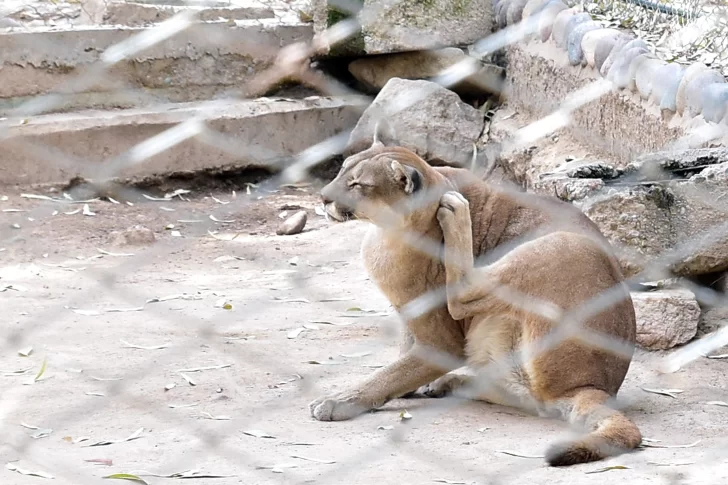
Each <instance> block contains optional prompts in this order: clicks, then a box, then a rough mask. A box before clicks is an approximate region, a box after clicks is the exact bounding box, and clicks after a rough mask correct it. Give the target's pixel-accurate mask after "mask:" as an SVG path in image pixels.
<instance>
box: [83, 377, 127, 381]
mask: <svg viewBox="0 0 728 485" xmlns="http://www.w3.org/2000/svg"><path fill="white" fill-rule="evenodd" d="M89 378H90V379H93V380H95V381H102V382H106V381H120V380H122V379H124V378H123V377H97V376H89Z"/></svg>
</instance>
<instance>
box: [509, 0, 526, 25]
mask: <svg viewBox="0 0 728 485" xmlns="http://www.w3.org/2000/svg"><path fill="white" fill-rule="evenodd" d="M526 3H528V0H511V2H510V5H509V6H508V10H507V11H506V23H507V24H508V25H513V24H517V23H518V22H520V21H521V18H522V15H523V9H524V8H525V7H526Z"/></svg>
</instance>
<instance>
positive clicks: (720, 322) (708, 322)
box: [698, 306, 728, 337]
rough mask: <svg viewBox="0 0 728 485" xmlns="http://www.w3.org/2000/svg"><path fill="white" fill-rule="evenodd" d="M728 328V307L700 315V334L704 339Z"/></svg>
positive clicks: (716, 308) (710, 309) (721, 307)
mask: <svg viewBox="0 0 728 485" xmlns="http://www.w3.org/2000/svg"><path fill="white" fill-rule="evenodd" d="M725 326H728V307H725V306H720V307H714V308H709V309H707V310H705V311H703V313H702V314H701V315H700V324H699V325H698V334H699V336H701V337H703V336H705V335H708V334H710V333H713V332H717V331H718V330H720V329H721V328H723V327H725Z"/></svg>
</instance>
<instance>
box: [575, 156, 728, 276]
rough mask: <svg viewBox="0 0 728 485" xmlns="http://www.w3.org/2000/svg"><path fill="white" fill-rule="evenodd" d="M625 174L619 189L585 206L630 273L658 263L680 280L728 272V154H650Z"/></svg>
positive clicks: (604, 192) (606, 191)
mask: <svg viewBox="0 0 728 485" xmlns="http://www.w3.org/2000/svg"><path fill="white" fill-rule="evenodd" d="M618 172H619V173H620V177H619V178H618V179H617V180H616V181H618V182H620V185H619V186H617V187H609V184H607V185H606V186H605V188H604V189H603V190H602V191H601V193H598V194H596V195H594V196H592V197H590V198H589V199H588V200H586V201H583V202H581V203H580V204H579V205H580V206H581V208H582V210H583V211H584V212H585V213H586V214H587V215H588V216H589V217H590V218H591V219H592V220H593V221H594V222H595V223H596V224H597V225H598V226H599V227H600V229H601V230H602V232H603V233H604V234H605V235H606V236H607V237H608V238H609V239H610V241H612V243H613V244H614V245H615V246H616V248H617V251H618V253H619V255H620V261H621V263H622V266H623V268H624V270H625V273H626V274H627V275H629V276H633V275H635V274H637V273H639V272H641V271H643V270H644V269H645V268H647V267H648V266H650V265H651V266H652V267H654V268H655V269H665V270H669V271H671V272H673V273H674V274H676V275H680V276H696V275H705V274H710V273H719V272H723V271H726V270H728V199H726V197H725V194H726V193H728V149H726V148H715V149H714V148H702V149H691V150H681V151H674V152H663V153H655V154H650V155H648V156H645V157H641V158H640V159H638V160H637V161H635V162H634V163H633V164H631V165H630V166H628V167H627V168H626V169H621V170H619V171H618ZM610 183H611V182H610ZM655 258H661V259H659V260H656V259H655Z"/></svg>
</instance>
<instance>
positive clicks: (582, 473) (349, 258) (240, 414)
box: [0, 188, 728, 485]
mask: <svg viewBox="0 0 728 485" xmlns="http://www.w3.org/2000/svg"><path fill="white" fill-rule="evenodd" d="M56 195H58V194H56ZM210 195H211V194H209V193H208V194H200V193H193V194H189V197H191V198H190V200H187V201H185V200H181V199H179V198H174V199H173V200H171V201H163V202H158V201H149V200H146V199H144V200H138V201H137V202H136V203H135V205H134V206H128V205H125V204H118V205H115V204H112V203H110V202H90V203H89V209H90V211H91V212H93V213H95V214H96V215H93V216H91V215H83V214H82V213H81V212H77V213H75V214H65V212H72V211H73V210H76V209H81V208H82V207H83V205H82V204H80V205H73V204H63V203H59V202H49V201H43V200H34V199H26V198H21V197H20V192H12V193H8V192H6V193H1V194H0V196H4V197H2V198H5V197H7V200H2V201H0V210H3V211H6V210H8V209H10V210H22V211H25V212H0V223H1V224H0V225H1V226H2V227H1V228H0V241H2V242H0V250H2V249H4V250H3V251H1V252H0V261H1V264H0V290H1V289H3V288H7V287H8V286H9V285H10V286H11V288H9V289H7V290H6V291H4V292H2V293H0V302H1V305H2V310H3V315H4V318H3V327H2V329H3V339H2V340H1V341H0V345H2V352H0V386H1V387H0V389H2V391H0V426H2V431H1V433H2V434H1V436H2V437H1V438H0V460H2V465H3V466H4V465H5V464H6V463H9V462H11V465H10V466H11V467H13V466H18V467H20V468H22V469H25V470H30V471H40V472H44V473H49V474H52V475H53V476H54V477H55V479H54V480H53V481H52V482H50V481H49V480H47V479H44V478H39V477H32V476H25V475H22V474H19V473H17V472H16V471H12V470H9V469H6V468H2V469H0V482H1V483H8V484H17V485H24V484H38V483H46V482H47V483H56V484H73V485H81V484H96V483H114V482H113V481H108V480H103V481H102V480H101V479H100V478H101V477H104V476H107V475H111V474H115V473H137V474H143V473H145V472H146V473H154V474H160V475H167V474H172V473H180V472H185V471H189V470H191V469H198V470H200V471H201V472H202V473H205V474H215V475H223V476H225V477H224V478H196V479H191V480H188V482H189V483H200V484H208V483H214V484H220V485H227V484H233V483H245V484H252V483H255V484H258V483H260V484H262V483H354V484H370V483H382V484H384V483H386V484H401V483H438V481H439V483H467V484H470V483H480V484H485V483H515V484H533V483H551V484H573V483H585V484H590V483H593V484H601V483H612V482H613V481H616V480H625V481H627V482H628V483H630V484H661V483H665V484H667V483H685V484H687V483H691V484H692V483H695V484H708V483H710V484H714V483H720V482H721V481H722V480H725V479H726V478H727V477H728V467H726V462H727V460H726V458H728V451H726V450H728V448H727V446H728V438H727V437H726V430H727V429H728V426H727V425H726V423H728V419H727V418H728V407H721V406H719V405H715V404H707V403H708V402H710V401H728V391H726V389H725V384H726V382H725V370H726V365H728V364H727V363H726V361H720V360H708V359H700V360H698V361H696V362H694V363H692V364H691V365H690V366H689V367H687V368H686V369H685V370H683V371H681V372H679V373H677V374H674V375H671V376H669V377H665V376H659V375H657V374H656V373H655V372H654V371H653V370H652V365H654V363H655V359H656V358H657V357H658V356H657V355H656V354H643V353H640V354H638V356H637V357H636V360H635V363H634V365H633V367H632V368H631V371H630V373H629V376H628V379H627V381H626V382H625V384H624V386H623V391H622V393H621V400H622V401H623V402H624V404H625V406H626V412H627V413H628V414H629V415H630V416H631V417H632V418H633V419H634V420H635V421H636V422H637V424H638V425H639V426H640V428H641V429H642V431H643V434H644V435H645V436H646V437H649V438H652V439H657V440H661V441H660V442H659V443H658V444H660V445H668V446H672V445H693V446H690V447H684V448H647V449H644V450H642V451H639V452H636V453H633V454H629V455H624V456H621V457H617V458H614V459H611V460H608V461H606V462H602V463H595V464H588V465H583V466H577V467H572V468H570V469H550V468H547V467H546V466H545V465H544V463H543V460H542V459H539V458H533V457H534V456H538V455H541V454H542V453H543V451H544V450H545V448H546V446H548V444H549V443H551V442H552V441H553V440H555V439H558V438H561V437H563V436H564V435H566V434H567V433H568V429H567V428H566V426H565V425H563V424H562V423H560V422H557V421H549V420H545V419H542V418H537V417H530V416H526V415H524V414H522V413H520V412H518V411H516V410H512V409H507V408H501V407H497V406H491V405H487V404H484V403H477V402H456V401H452V400H448V399H445V400H442V399H441V400H436V399H425V398H423V399H408V400H396V401H394V402H391V403H389V404H387V405H386V406H385V408H384V409H382V410H380V411H379V412H376V413H369V414H366V415H363V416H361V417H359V418H357V419H354V420H352V421H348V422H338V423H321V422H316V421H315V420H313V418H311V417H310V416H309V412H308V408H307V405H308V403H309V401H311V400H312V399H313V398H314V397H316V396H318V395H319V394H321V393H325V392H330V391H332V390H336V389H340V388H342V387H343V386H346V385H348V384H350V383H352V382H355V381H356V380H358V379H361V378H362V377H364V376H365V375H367V374H368V373H370V372H372V371H373V369H374V368H375V367H377V366H379V365H382V364H385V363H387V362H390V361H391V360H392V359H394V357H395V356H396V354H397V345H396V343H397V342H396V329H397V321H396V318H395V317H394V316H393V315H391V314H389V313H390V308H389V305H388V302H387V301H386V300H385V299H384V298H383V296H382V295H381V294H379V292H378V291H377V289H376V288H375V287H374V285H373V284H372V283H371V282H370V281H369V280H368V278H367V276H366V274H365V272H364V270H363V268H362V265H361V262H360V259H359V251H358V249H359V244H360V241H361V238H362V235H363V232H364V231H365V230H366V226H365V224H363V223H359V222H350V223H346V224H333V225H332V224H329V223H327V222H326V221H325V220H324V219H323V218H322V217H320V216H318V215H316V213H315V212H314V210H313V207H314V205H315V204H316V201H317V196H316V195H315V191H314V190H312V189H300V188H299V189H286V190H285V191H283V192H278V193H275V194H271V195H268V196H266V197H264V198H263V199H261V200H253V201H252V202H249V203H246V204H243V203H242V199H243V195H242V194H240V195H238V197H237V198H235V199H233V198H232V195H231V194H230V193H229V192H226V193H216V194H213V195H214V197H215V198H216V199H217V200H218V201H220V202H231V203H229V204H223V203H220V202H218V201H216V200H215V199H213V198H211V196H210ZM295 207H301V208H303V209H304V210H306V211H307V212H308V217H309V223H308V225H307V228H306V230H305V231H304V232H303V233H302V234H300V235H296V236H275V235H274V231H275V228H276V226H277V225H278V223H279V222H280V220H281V219H280V218H279V217H278V215H279V214H280V213H281V212H283V211H287V212H288V213H289V214H290V213H292V212H293V211H295V210H296V209H295ZM54 212H57V214H56V215H53V214H54ZM211 214H214V215H215V217H216V218H217V219H218V220H228V221H234V222H227V223H219V222H214V221H212V220H210V219H209V216H210V215H211ZM30 219H32V220H30ZM179 220H185V221H189V220H198V221H202V222H181V223H180V222H178V221H179ZM15 224H17V226H18V227H13V225H15ZM135 224H142V225H144V226H146V227H148V228H150V229H152V230H153V231H154V232H155V233H156V236H157V242H156V243H154V244H152V245H147V246H118V245H115V244H114V241H116V240H118V239H117V237H118V236H117V235H116V234H115V231H119V230H124V229H125V228H127V227H130V226H133V225H135ZM169 224H174V225H175V227H174V228H170V229H165V227H166V226H168V225H169ZM208 229H209V230H212V231H217V233H216V234H215V235H216V236H217V238H220V239H216V238H215V237H213V236H211V235H210V234H209V233H208V232H207V230H208ZM173 231H179V236H174V235H173V234H174V233H173ZM233 234H234V235H237V237H236V238H235V239H233V240H221V239H225V238H228V239H229V238H230V237H231V235H233ZM99 249H101V250H103V251H108V252H111V253H113V255H108V254H102V253H100V252H99V251H98V250H99ZM120 254H126V255H120ZM129 254H133V255H129ZM155 298H156V299H161V300H162V301H152V302H149V303H147V301H148V300H153V299H155ZM226 303H229V305H231V309H225V304H226ZM355 307H356V308H360V309H362V310H364V311H352V310H351V309H352V308H355ZM312 322H328V323H312ZM303 325H309V327H310V328H306V329H304V330H303V331H302V332H300V333H299V334H297V335H295V333H291V332H292V331H294V330H295V329H297V328H301V327H302V326H303ZM312 325H313V326H312ZM291 337H293V338H291ZM128 344H132V345H136V346H142V347H146V348H129V347H128ZM28 347H32V352H31V353H30V355H29V356H27V357H23V356H21V355H19V354H18V352H19V351H21V350H27V349H28ZM44 360H45V361H46V363H47V364H46V369H45V371H44V373H43V374H42V375H41V377H40V378H39V379H38V380H37V381H36V380H35V379H34V377H35V376H36V374H37V373H38V372H39V370H40V369H41V367H42V363H43V362H44ZM208 366H222V367H220V368H213V369H208V370H195V368H200V367H208ZM183 369H192V370H187V371H185V372H183V373H180V372H179V371H180V370H183ZM23 370H25V372H20V371H23ZM16 371H18V372H16ZM185 376H186V377H187V378H188V379H190V380H191V381H192V382H194V384H195V385H192V384H191V383H189V382H188V381H187V380H186V378H185ZM172 384H174V385H175V386H174V387H171V385H172ZM165 386H167V388H169V389H168V390H165ZM170 387H171V388H170ZM641 387H647V388H671V389H675V388H678V389H682V390H684V392H682V393H680V394H679V395H678V396H677V397H676V398H671V397H667V396H662V395H656V394H652V393H648V392H645V391H643V390H642V389H641ZM404 409H406V410H407V411H408V412H409V413H410V414H411V415H412V419H410V420H407V421H401V420H400V413H401V411H402V410H404ZM211 418H214V419H211ZM21 423H23V424H21ZM27 426H31V427H38V428H40V429H29V428H28V427H27ZM390 426H391V427H393V428H392V429H390V428H389V427H390ZM142 428H143V430H142V431H140V432H139V433H137V434H136V435H135V433H136V432H137V430H140V429H142ZM44 430H45V432H44ZM47 430H52V431H50V432H48V431H47ZM246 432H247V434H246ZM34 435H35V437H33V436H34ZM261 435H262V436H261ZM263 436H269V437H263ZM128 437H132V438H135V439H131V440H129V441H123V440H124V439H126V438H128ZM116 440H119V441H118V442H114V443H111V444H107V445H104V446H91V445H95V444H98V443H99V442H104V441H116ZM503 451H509V452H514V453H516V454H520V455H526V456H531V458H528V457H523V456H521V457H519V456H513V455H509V454H505V453H503ZM16 460H17V461H16ZM90 460H101V462H94V461H90ZM617 465H620V466H624V467H628V468H627V469H611V470H608V471H604V472H603V473H596V474H592V472H595V471H598V470H601V469H603V468H604V467H607V466H617ZM144 479H145V480H146V481H147V483H150V484H161V483H173V479H168V478H161V477H156V476H149V475H145V476H144ZM120 483H123V482H120ZM132 483H133V482H132Z"/></svg>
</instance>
